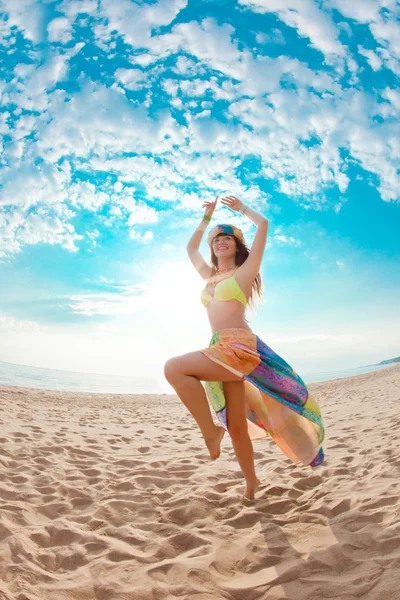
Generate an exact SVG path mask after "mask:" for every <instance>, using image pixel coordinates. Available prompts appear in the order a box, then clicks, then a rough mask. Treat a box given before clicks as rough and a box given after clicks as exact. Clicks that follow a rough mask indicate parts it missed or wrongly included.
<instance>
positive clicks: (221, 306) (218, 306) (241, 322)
mask: <svg viewBox="0 0 400 600" xmlns="http://www.w3.org/2000/svg"><path fill="white" fill-rule="evenodd" d="M231 277H234V279H235V280H236V283H237V286H238V287H239V288H240V290H241V291H242V292H243V294H244V296H245V297H246V300H248V298H249V295H250V292H251V288H252V285H253V281H250V278H249V276H248V275H247V276H246V273H245V272H244V271H243V270H242V269H240V267H238V268H237V269H235V270H234V271H229V272H227V273H223V274H219V275H217V274H216V273H215V271H214V274H213V275H212V276H211V277H210V279H209V281H208V282H206V286H205V290H206V291H207V292H208V294H209V295H210V296H211V299H210V300H209V302H208V304H207V305H206V307H205V308H206V310H207V315H208V319H209V321H210V325H211V330H212V333H213V334H214V333H215V332H216V331H219V330H220V329H226V328H231V327H235V328H236V327H238V328H241V329H247V330H248V331H251V329H250V327H249V326H248V324H247V322H246V321H245V318H244V317H245V310H246V307H245V306H244V305H243V304H242V302H240V301H239V300H238V299H236V298H234V299H232V300H219V299H217V298H215V297H214V294H215V288H216V286H217V285H218V283H219V282H220V281H223V280H225V279H230V278H231ZM214 282H215V283H214ZM232 283H234V282H232Z"/></svg>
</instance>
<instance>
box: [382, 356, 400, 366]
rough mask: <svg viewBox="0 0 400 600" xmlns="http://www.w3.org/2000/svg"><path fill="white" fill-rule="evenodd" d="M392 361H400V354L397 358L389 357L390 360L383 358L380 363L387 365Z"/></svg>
mask: <svg viewBox="0 0 400 600" xmlns="http://www.w3.org/2000/svg"><path fill="white" fill-rule="evenodd" d="M392 362H400V356H398V357H397V358H389V359H388V360H383V361H382V362H380V363H379V364H380V365H387V364H388V363H392Z"/></svg>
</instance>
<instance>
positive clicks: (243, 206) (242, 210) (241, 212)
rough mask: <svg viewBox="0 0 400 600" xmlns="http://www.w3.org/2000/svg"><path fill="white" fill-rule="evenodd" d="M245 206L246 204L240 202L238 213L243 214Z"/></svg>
mask: <svg viewBox="0 0 400 600" xmlns="http://www.w3.org/2000/svg"><path fill="white" fill-rule="evenodd" d="M246 208H247V206H246V205H245V204H242V206H241V207H240V208H239V212H240V214H242V215H245V210H246Z"/></svg>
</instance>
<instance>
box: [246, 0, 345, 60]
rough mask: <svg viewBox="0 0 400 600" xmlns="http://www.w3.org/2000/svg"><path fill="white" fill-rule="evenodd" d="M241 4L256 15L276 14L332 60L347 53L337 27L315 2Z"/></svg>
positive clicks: (261, 0)
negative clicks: (258, 13)
mask: <svg viewBox="0 0 400 600" xmlns="http://www.w3.org/2000/svg"><path fill="white" fill-rule="evenodd" d="M239 3H240V4H241V5H242V6H246V7H248V8H250V9H252V10H253V11H255V12H261V13H268V12H273V13H276V14H277V15H278V17H279V18H280V19H281V20H282V21H283V22H284V23H286V25H289V27H294V28H295V29H296V30H297V31H298V33H299V35H300V36H302V37H306V38H309V40H310V42H311V45H312V46H314V47H315V48H316V49H317V50H320V51H321V52H322V53H323V54H324V55H325V57H326V59H327V60H329V61H331V60H333V61H335V59H336V58H337V57H344V56H345V54H346V51H345V48H344V47H343V45H342V44H341V42H340V41H339V36H338V29H337V28H336V26H335V24H334V23H333V21H332V20H331V19H330V17H329V15H328V14H327V13H326V12H324V11H323V10H321V9H320V8H319V7H318V5H317V3H316V2H313V0H239Z"/></svg>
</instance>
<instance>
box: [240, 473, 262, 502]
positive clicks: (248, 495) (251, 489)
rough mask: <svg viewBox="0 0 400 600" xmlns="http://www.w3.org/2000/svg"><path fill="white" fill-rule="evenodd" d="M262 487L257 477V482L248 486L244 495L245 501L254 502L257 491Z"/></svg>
mask: <svg viewBox="0 0 400 600" xmlns="http://www.w3.org/2000/svg"><path fill="white" fill-rule="evenodd" d="M260 485H261V481H260V480H259V479H258V478H257V477H256V480H255V482H254V483H248V484H247V485H246V488H245V491H244V494H243V499H244V500H254V495H255V493H256V491H257V490H258V488H259V487H260Z"/></svg>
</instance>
